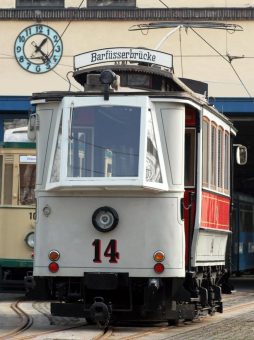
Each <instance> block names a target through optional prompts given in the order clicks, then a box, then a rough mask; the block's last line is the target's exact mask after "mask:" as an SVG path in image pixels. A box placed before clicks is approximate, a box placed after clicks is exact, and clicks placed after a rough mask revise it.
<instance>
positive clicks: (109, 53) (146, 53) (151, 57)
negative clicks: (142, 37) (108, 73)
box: [74, 47, 173, 70]
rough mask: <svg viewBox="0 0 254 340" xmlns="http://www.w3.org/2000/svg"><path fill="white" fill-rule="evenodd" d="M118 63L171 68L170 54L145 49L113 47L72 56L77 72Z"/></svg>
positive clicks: (171, 57) (171, 59)
mask: <svg viewBox="0 0 254 340" xmlns="http://www.w3.org/2000/svg"><path fill="white" fill-rule="evenodd" d="M120 61H132V62H142V63H145V64H155V65H159V66H164V67H166V68H172V67H173V56H172V54H168V53H164V52H160V51H156V50H150V49H147V48H132V47H114V48H105V49H100V50H94V51H89V52H85V53H82V54H78V55H76V56H74V68H75V70H78V69H80V68H82V67H87V66H91V65H94V64H100V63H107V62H120Z"/></svg>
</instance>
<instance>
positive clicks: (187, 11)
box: [0, 0, 254, 97]
mask: <svg viewBox="0 0 254 340" xmlns="http://www.w3.org/2000/svg"><path fill="white" fill-rule="evenodd" d="M215 5H216V6H215ZM252 6H254V1H253V0H252V1H249V2H248V3H246V1H242V0H241V1H236V0H231V1H229V0H228V1H220V0H216V1H199V0H196V1H192V4H191V7H190V4H189V1H188V0H186V1H183V0H182V1H175V0H174V1H172V0H170V1H169V0H164V1H160V0H146V1H143V0H129V1H124V0H111V1H101V0H87V1H81V0H65V1H64V0H52V1H49V0H4V1H3V0H2V1H0V30H1V32H2V34H1V36H0V44H1V45H0V46H1V49H0V74H1V78H2V79H4V82H1V84H0V93H1V95H31V93H32V92H38V91H45V90H66V89H68V88H69V86H70V85H69V83H70V82H71V84H72V89H73V90H75V89H77V90H78V89H80V87H79V85H78V84H77V83H75V81H73V80H72V79H71V74H70V72H71V71H72V70H73V56H74V55H76V54H79V53H82V52H84V51H89V50H93V49H98V48H104V47H114V46H135V47H137V46H139V47H140V46H142V47H147V48H152V49H154V48H156V47H157V46H158V44H159V43H160V42H161V41H162V39H163V38H164V37H165V36H166V34H168V33H169V31H170V30H172V29H171V28H167V29H158V30H149V31H147V30H143V31H130V28H131V27H132V26H133V25H137V24H141V23H142V24H144V23H150V22H158V21H172V22H175V23H176V22H193V21H199V22H200V21H202V22H203V21H206V22H207V23H209V22H211V21H213V22H216V23H221V22H222V23H224V24H225V23H226V24H232V25H239V26H241V28H242V31H241V30H239V31H237V30H236V31H233V30H231V31H226V30H223V29H216V30H215V29H209V28H202V29H201V28H188V29H185V28H179V29H178V30H176V31H175V33H172V35H170V37H169V38H168V39H166V40H165V42H164V43H162V45H161V47H160V49H161V50H162V51H166V52H168V53H171V54H172V55H173V57H174V72H175V74H176V75H177V76H179V77H185V78H192V79H196V80H202V81H205V82H207V83H208V85H209V95H210V96H213V97H220V96H223V97H249V96H254V84H253V81H252V72H251V70H252V69H253V60H254V45H253V43H252V32H253V31H254V23H253V19H254V7H252ZM39 26H48V27H49V29H50V30H51V33H52V35H54V34H55V35H57V36H58V37H59V38H60V39H61V41H62V46H61V50H60V51H59V53H58V54H57V55H56V56H54V57H55V58H57V62H56V63H55V67H54V68H53V67H51V68H49V69H47V70H44V69H43V68H40V67H37V68H36V66H35V67H28V63H29V62H33V63H34V64H35V65H40V64H41V62H42V60H43V59H40V58H43V55H42V54H41V51H39V50H37V51H36V46H39V45H37V44H40V43H41V42H42V40H43V36H42V35H40V32H39V30H40V28H39ZM36 29H37V30H38V31H36ZM29 31H30V32H29ZM3 33H4V34H3ZM41 33H43V32H41ZM43 34H44V33H43ZM27 38H29V39H27ZM19 39H24V40H27V41H25V43H23V42H22V41H20V42H19V41H17V40H19ZM40 39H41V40H40ZM23 48H24V53H25V54H26V55H27V57H28V58H30V60H25V61H22V58H23V54H22V53H20V52H19V50H20V49H23ZM50 49H52V40H50V39H47V41H46V42H45V43H44V44H43V46H42V53H46V54H49V53H50ZM36 58H37V59H36ZM46 61H47V60H46Z"/></svg>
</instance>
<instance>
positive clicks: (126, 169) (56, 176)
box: [48, 97, 165, 190]
mask: <svg viewBox="0 0 254 340" xmlns="http://www.w3.org/2000/svg"><path fill="white" fill-rule="evenodd" d="M85 99H86V100H84V99H83V98H82V99H75V100H73V101H71V100H70V99H69V98H68V99H67V100H66V104H65V105H64V107H63V110H62V112H60V111H59V114H60V113H61V116H60V117H59V123H58V125H57V127H56V131H57V134H56V135H55V142H54V145H55V146H54V148H53V149H52V161H51V162H52V163H51V168H50V175H49V181H48V185H49V186H48V188H57V187H59V188H60V187H62V188H63V187H66V188H67V187H70V188H71V187H73V186H76V187H80V188H84V187H86V186H88V187H92V186H99V187H104V186H106V187H107V186H114V187H119V188H120V187H121V186H125V187H127V186H132V187H134V186H136V187H139V188H140V187H149V188H152V189H154V188H155V189H156V190H157V189H158V188H159V189H161V188H162V186H163V188H164V187H165V180H163V178H164V179H165V175H164V173H165V171H164V170H162V168H163V166H164V164H163V161H162V153H161V146H160V141H159V137H158V127H157V125H156V116H155V114H154V113H153V112H152V111H151V109H149V107H148V101H147V98H146V97H143V98H138V99H137V98H134V97H132V98H130V100H129V105H122V104H121V102H123V100H122V98H114V102H113V100H112V103H107V104H104V102H102V103H100V104H97V103H96V101H97V102H98V100H95V99H94V98H85ZM124 99H126V98H124ZM75 101H76V102H75ZM89 101H90V103H89ZM78 104H79V105H78ZM85 104H87V105H85ZM89 104H90V105H89ZM162 164H163V165H162ZM163 171H164V173H163Z"/></svg>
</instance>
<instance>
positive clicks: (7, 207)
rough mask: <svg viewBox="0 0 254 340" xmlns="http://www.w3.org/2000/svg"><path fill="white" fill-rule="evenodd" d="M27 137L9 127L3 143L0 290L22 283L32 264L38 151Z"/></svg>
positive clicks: (0, 150)
mask: <svg viewBox="0 0 254 340" xmlns="http://www.w3.org/2000/svg"><path fill="white" fill-rule="evenodd" d="M26 136H27V128H26V127H25V128H16V129H9V130H7V131H6V132H5V138H4V142H2V143H1V145H0V289H3V288H7V287H8V288H9V287H13V286H17V285H18V286H20V285H23V283H24V277H25V276H26V275H27V272H29V271H31V270H32V266H33V248H34V227H35V197H34V186H35V171H36V150H35V144H34V143H31V142H29V141H28V140H27V137H26Z"/></svg>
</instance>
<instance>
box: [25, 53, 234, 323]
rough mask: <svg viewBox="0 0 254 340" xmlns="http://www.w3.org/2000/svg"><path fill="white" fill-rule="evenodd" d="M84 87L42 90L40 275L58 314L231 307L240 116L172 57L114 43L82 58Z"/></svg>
mask: <svg viewBox="0 0 254 340" xmlns="http://www.w3.org/2000/svg"><path fill="white" fill-rule="evenodd" d="M74 67H75V72H74V78H75V79H76V80H77V81H78V82H79V83H80V84H82V85H83V86H84V92H48V93H39V94H34V96H33V104H34V105H36V113H35V114H34V115H33V116H31V118H30V125H29V135H30V138H32V139H34V138H36V143H37V180H36V197H37V221H36V246H35V258H34V273H33V275H34V279H35V282H37V284H39V286H40V287H42V286H43V285H44V286H45V287H47V289H48V291H49V292H50V296H51V297H52V298H54V299H55V298H57V299H59V302H58V303H52V304H51V312H52V314H54V315H69V316H70V315H71V316H74V315H75V316H85V317H86V318H87V320H89V321H95V322H97V323H99V324H103V325H107V324H108V322H109V320H113V321H114V320H151V321H157V320H167V321H168V322H169V323H175V322H178V320H179V319H188V320H190V319H193V318H195V317H196V316H197V315H199V314H200V313H210V314H212V313H214V312H215V311H218V312H222V310H223V307H222V297H221V288H222V282H223V280H222V279H223V276H224V274H225V273H224V266H225V251H226V245H227V239H228V235H229V234H230V219H229V215H230V181H231V180H230V167H231V137H232V136H233V135H234V134H235V130H234V128H233V126H232V124H231V123H230V121H229V120H228V119H227V118H226V117H225V116H223V115H222V114H221V113H219V112H218V111H216V110H215V108H214V107H212V106H210V105H209V104H208V103H207V101H206V98H205V92H206V89H205V88H204V87H203V84H198V83H197V82H193V83H192V84H194V85H197V84H198V85H202V86H201V87H202V91H201V92H203V93H201V94H200V93H199V94H198V93H194V91H193V90H191V89H190V88H189V87H187V86H186V85H185V83H184V82H183V81H181V80H179V79H178V78H176V77H175V76H174V74H173V71H172V69H173V68H172V56H171V55H169V54H166V53H162V52H158V51H154V50H148V49H141V48H111V49H103V50H96V51H91V52H87V53H84V54H81V55H77V56H75V58H74Z"/></svg>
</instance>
